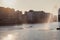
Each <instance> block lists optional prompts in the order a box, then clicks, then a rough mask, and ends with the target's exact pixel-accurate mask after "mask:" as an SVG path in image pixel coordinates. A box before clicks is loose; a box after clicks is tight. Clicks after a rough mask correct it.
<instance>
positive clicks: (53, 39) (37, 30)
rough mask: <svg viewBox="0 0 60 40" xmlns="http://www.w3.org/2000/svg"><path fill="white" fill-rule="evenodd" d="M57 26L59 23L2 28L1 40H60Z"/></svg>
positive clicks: (0, 32)
mask: <svg viewBox="0 0 60 40" xmlns="http://www.w3.org/2000/svg"><path fill="white" fill-rule="evenodd" d="M49 25H50V26H49ZM29 26H32V27H29ZM57 26H58V25H57V23H51V24H48V25H47V24H33V25H32V24H23V26H20V27H19V26H18V27H6V28H0V40H59V39H60V31H58V30H55V29H56V28H57ZM20 28H23V29H20ZM52 29H53V30H52Z"/></svg>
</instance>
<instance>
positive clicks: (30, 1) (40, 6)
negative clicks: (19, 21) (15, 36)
mask: <svg viewBox="0 0 60 40" xmlns="http://www.w3.org/2000/svg"><path fill="white" fill-rule="evenodd" d="M59 4H60V0H10V1H9V0H0V7H1V6H2V7H9V8H14V9H16V10H21V11H23V12H24V11H28V10H31V9H32V10H36V11H45V12H49V13H53V14H55V15H58V9H59V8H60V5H59Z"/></svg>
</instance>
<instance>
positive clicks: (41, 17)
mask: <svg viewBox="0 0 60 40" xmlns="http://www.w3.org/2000/svg"><path fill="white" fill-rule="evenodd" d="M25 14H26V18H27V22H28V23H46V22H48V18H49V16H50V14H49V13H45V12H44V11H34V10H29V11H28V12H25Z"/></svg>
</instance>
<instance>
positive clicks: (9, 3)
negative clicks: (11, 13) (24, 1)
mask: <svg viewBox="0 0 60 40" xmlns="http://www.w3.org/2000/svg"><path fill="white" fill-rule="evenodd" d="M15 3H16V0H2V5H4V6H6V7H11V8H13V7H14V6H15Z"/></svg>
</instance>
